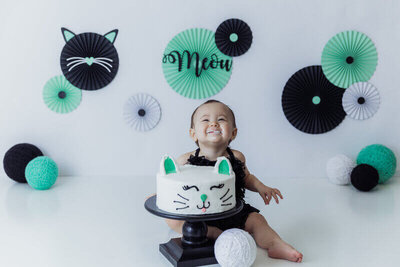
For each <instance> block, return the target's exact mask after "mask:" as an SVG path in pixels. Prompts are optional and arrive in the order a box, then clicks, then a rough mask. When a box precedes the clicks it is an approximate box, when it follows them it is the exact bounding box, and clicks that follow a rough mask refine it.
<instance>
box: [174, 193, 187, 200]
mask: <svg viewBox="0 0 400 267" xmlns="http://www.w3.org/2000/svg"><path fill="white" fill-rule="evenodd" d="M177 195H178V197H181V198H183V199H184V200H186V201H189V199H187V198H185V197H183V196H181V195H179V194H177Z"/></svg>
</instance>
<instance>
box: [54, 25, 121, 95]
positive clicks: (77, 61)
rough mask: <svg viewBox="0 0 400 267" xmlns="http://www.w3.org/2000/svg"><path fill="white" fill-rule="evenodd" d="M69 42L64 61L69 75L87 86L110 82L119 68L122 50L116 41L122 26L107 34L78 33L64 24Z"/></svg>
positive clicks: (91, 86)
mask: <svg viewBox="0 0 400 267" xmlns="http://www.w3.org/2000/svg"><path fill="white" fill-rule="evenodd" d="M61 31H62V33H63V36H64V40H65V41H66V44H65V46H64V48H63V50H62V52H61V58H60V64H61V69H62V72H63V74H64V76H65V78H66V79H67V80H68V81H69V82H70V83H71V84H72V85H74V86H76V87H78V88H80V89H83V90H98V89H100V88H103V87H104V86H106V85H108V84H109V83H110V82H111V81H112V80H113V79H114V77H115V75H116V74H117V71H118V66H119V59H118V53H117V50H116V49H115V47H114V45H113V43H114V41H115V38H116V37H117V34H118V30H113V31H111V32H109V33H106V34H105V35H104V36H102V35H100V34H97V33H93V32H85V33H81V34H78V35H75V34H74V33H73V32H71V31H69V30H67V29H65V28H61Z"/></svg>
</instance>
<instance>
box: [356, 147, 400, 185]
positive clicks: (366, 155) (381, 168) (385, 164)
mask: <svg viewBox="0 0 400 267" xmlns="http://www.w3.org/2000/svg"><path fill="white" fill-rule="evenodd" d="M357 164H368V165H371V166H372V167H374V168H375V169H376V170H377V171H378V173H379V183H380V184H381V183H384V182H386V181H387V180H389V179H390V178H391V177H393V175H394V173H395V172H396V156H395V155H394V153H393V152H392V150H390V149H389V148H387V147H385V146H383V145H378V144H375V145H370V146H367V147H365V148H363V149H362V150H361V151H360V153H359V154H358V157H357Z"/></svg>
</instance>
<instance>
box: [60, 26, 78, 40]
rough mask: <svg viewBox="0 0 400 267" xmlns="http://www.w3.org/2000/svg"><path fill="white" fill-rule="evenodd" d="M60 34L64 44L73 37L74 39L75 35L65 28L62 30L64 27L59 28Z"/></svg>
mask: <svg viewBox="0 0 400 267" xmlns="http://www.w3.org/2000/svg"><path fill="white" fill-rule="evenodd" d="M61 33H62V35H63V37H64V40H65V42H66V43H67V42H68V41H69V40H71V39H72V38H73V37H75V33H73V32H71V31H70V30H68V29H67V28H64V27H62V28H61Z"/></svg>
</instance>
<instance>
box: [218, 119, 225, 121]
mask: <svg viewBox="0 0 400 267" xmlns="http://www.w3.org/2000/svg"><path fill="white" fill-rule="evenodd" d="M218 121H226V120H225V119H224V118H219V119H218Z"/></svg>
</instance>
